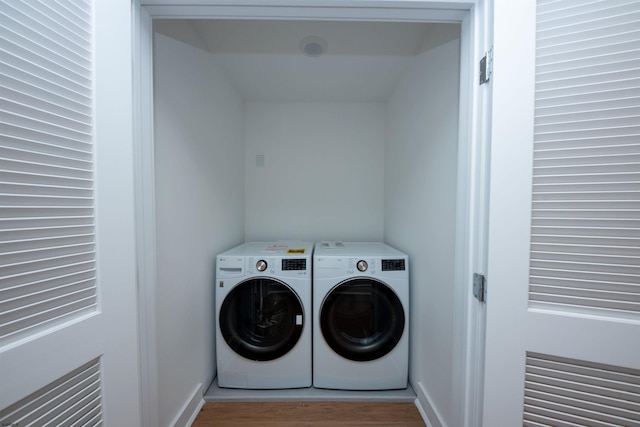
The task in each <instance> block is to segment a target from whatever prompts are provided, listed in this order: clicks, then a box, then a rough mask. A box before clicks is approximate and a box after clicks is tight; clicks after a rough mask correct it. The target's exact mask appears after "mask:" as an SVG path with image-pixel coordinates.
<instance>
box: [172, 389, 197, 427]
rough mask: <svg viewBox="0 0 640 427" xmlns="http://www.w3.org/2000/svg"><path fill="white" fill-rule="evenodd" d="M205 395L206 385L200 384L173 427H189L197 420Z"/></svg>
mask: <svg viewBox="0 0 640 427" xmlns="http://www.w3.org/2000/svg"><path fill="white" fill-rule="evenodd" d="M203 394H204V384H202V383H200V384H198V386H197V387H196V388H195V390H194V391H193V393H191V396H190V397H189V399H188V400H187V401H186V402H185V404H184V406H183V407H182V410H180V413H179V414H178V416H177V417H176V418H175V419H174V421H173V423H171V425H172V426H173V427H189V426H191V424H193V422H194V421H195V420H196V417H197V416H198V413H199V412H200V409H202V406H203V405H204V399H203V398H202V396H203Z"/></svg>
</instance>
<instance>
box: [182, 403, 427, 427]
mask: <svg viewBox="0 0 640 427" xmlns="http://www.w3.org/2000/svg"><path fill="white" fill-rule="evenodd" d="M213 426H242V427H252V426H261V427H275V426H285V427H286V426H300V427H303V426H311V427H313V426H322V427H325V426H389V427H391V426H425V423H424V421H423V420H422V417H421V416H420V413H419V412H418V409H417V408H416V406H415V405H414V404H413V403H401V402H208V403H205V405H204V406H203V408H202V410H201V411H200V413H199V414H198V417H197V418H196V420H195V422H194V423H193V424H192V427H213Z"/></svg>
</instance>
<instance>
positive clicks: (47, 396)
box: [0, 359, 102, 426]
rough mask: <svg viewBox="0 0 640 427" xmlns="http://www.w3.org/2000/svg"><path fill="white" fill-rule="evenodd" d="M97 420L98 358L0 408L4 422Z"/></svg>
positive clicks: (99, 406)
mask: <svg viewBox="0 0 640 427" xmlns="http://www.w3.org/2000/svg"><path fill="white" fill-rule="evenodd" d="M101 420H102V401H101V379H100V361H99V359H96V360H94V361H91V362H89V363H87V364H86V365H84V366H81V367H80V368H78V369H76V370H74V371H73V372H71V373H69V374H67V375H65V376H64V377H62V378H60V379H59V380H57V381H54V382H53V383H51V384H49V385H47V386H45V387H43V388H42V389H41V390H39V391H37V392H35V393H33V394H32V395H30V396H27V397H26V398H24V399H22V400H21V401H19V402H17V403H15V404H13V405H12V406H10V407H8V408H5V409H3V410H2V411H0V422H1V423H2V425H7V426H45V425H46V426H48V425H51V426H53V425H55V426H70V425H83V426H96V425H101V422H102V421H101Z"/></svg>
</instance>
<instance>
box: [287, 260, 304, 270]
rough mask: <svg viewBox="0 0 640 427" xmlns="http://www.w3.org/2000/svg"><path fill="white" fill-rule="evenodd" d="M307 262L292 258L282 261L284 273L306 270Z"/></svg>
mask: <svg viewBox="0 0 640 427" xmlns="http://www.w3.org/2000/svg"><path fill="white" fill-rule="evenodd" d="M306 269H307V260H306V259H305V258H290V259H283V260H282V271H292V270H306Z"/></svg>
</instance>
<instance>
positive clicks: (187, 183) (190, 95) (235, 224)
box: [154, 33, 244, 426]
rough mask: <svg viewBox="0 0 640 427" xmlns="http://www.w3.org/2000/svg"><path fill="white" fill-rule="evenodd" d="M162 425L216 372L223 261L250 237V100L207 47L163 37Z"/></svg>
mask: <svg viewBox="0 0 640 427" xmlns="http://www.w3.org/2000/svg"><path fill="white" fill-rule="evenodd" d="M154 41H155V51H154V55H155V57H154V59H155V64H154V66H155V74H154V85H155V95H154V96H155V174H156V176H155V179H156V183H155V184H156V224H157V233H156V239H157V309H156V312H157V325H156V328H157V343H158V344H157V358H158V375H159V378H158V388H159V390H158V395H159V425H160V426H167V425H170V424H172V422H173V421H174V418H175V417H176V416H177V415H179V414H180V413H181V411H182V408H183V406H184V405H185V404H186V403H187V402H186V401H187V399H189V397H190V396H191V395H192V393H193V392H194V388H195V387H198V386H199V384H202V385H204V386H205V387H206V386H208V385H209V381H210V380H211V379H212V378H213V375H214V373H215V371H214V369H215V368H214V366H215V360H214V359H215V339H214V338H215V334H214V331H215V330H214V314H213V308H212V307H214V301H213V298H214V292H213V282H214V271H215V270H214V260H215V255H216V254H217V253H218V252H221V251H223V250H226V249H228V248H229V247H231V246H234V245H236V244H238V243H241V242H242V241H243V240H244V170H243V148H242V103H241V100H240V98H239V96H238V95H237V94H236V93H235V91H234V90H233V89H232V88H231V86H230V85H229V84H228V83H227V80H226V78H225V76H224V75H223V74H222V72H221V71H220V69H219V68H218V67H216V64H215V63H214V62H213V59H212V57H211V55H210V54H209V53H208V52H206V51H203V50H200V49H198V48H195V47H192V46H190V45H187V44H184V43H181V42H178V41H176V40H173V39H170V38H168V37H166V36H163V35H161V34H158V33H156V35H155V40H154Z"/></svg>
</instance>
